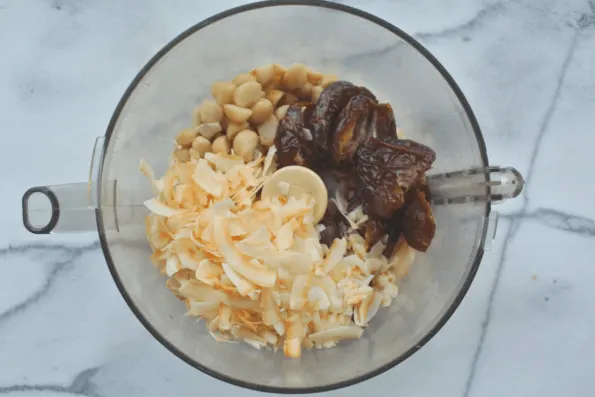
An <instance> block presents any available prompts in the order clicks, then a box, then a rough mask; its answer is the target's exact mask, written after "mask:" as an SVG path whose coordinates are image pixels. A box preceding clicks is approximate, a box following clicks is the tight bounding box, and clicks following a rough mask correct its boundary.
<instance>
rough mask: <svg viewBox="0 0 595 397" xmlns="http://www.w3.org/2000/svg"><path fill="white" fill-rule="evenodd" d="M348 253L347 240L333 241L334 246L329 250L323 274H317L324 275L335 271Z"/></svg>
mask: <svg viewBox="0 0 595 397" xmlns="http://www.w3.org/2000/svg"><path fill="white" fill-rule="evenodd" d="M346 251H347V240H345V239H344V238H341V239H335V241H333V244H332V245H331V248H330V249H329V252H328V254H327V256H326V258H325V259H324V263H323V265H322V268H321V272H317V274H319V275H324V274H327V273H328V272H330V271H331V270H333V267H335V266H336V265H337V264H338V263H339V262H340V261H341V259H343V257H344V256H345V252H346Z"/></svg>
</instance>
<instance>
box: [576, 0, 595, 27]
mask: <svg viewBox="0 0 595 397" xmlns="http://www.w3.org/2000/svg"><path fill="white" fill-rule="evenodd" d="M589 8H590V9H591V12H590V13H584V14H582V15H581V17H580V18H579V19H578V21H577V24H578V26H579V28H580V29H586V28H589V27H591V26H595V0H589Z"/></svg>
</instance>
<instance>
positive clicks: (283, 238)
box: [275, 222, 295, 251]
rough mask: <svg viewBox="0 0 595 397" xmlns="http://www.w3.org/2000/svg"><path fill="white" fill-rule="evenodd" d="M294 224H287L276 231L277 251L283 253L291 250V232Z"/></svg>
mask: <svg viewBox="0 0 595 397" xmlns="http://www.w3.org/2000/svg"><path fill="white" fill-rule="evenodd" d="M294 229H295V224H294V223H293V222H288V223H286V224H284V225H283V226H281V229H279V230H278V231H277V237H275V245H276V246H277V249H279V251H285V250H288V249H290V248H291V246H292V245H293V231H294Z"/></svg>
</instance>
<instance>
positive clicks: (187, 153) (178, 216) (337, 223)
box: [141, 64, 435, 357]
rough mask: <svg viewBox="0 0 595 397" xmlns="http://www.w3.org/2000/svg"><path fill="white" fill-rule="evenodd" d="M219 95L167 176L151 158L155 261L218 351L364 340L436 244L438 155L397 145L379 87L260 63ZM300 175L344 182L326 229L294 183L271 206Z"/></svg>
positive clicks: (179, 145)
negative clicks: (289, 175)
mask: <svg viewBox="0 0 595 397" xmlns="http://www.w3.org/2000/svg"><path fill="white" fill-rule="evenodd" d="M211 93H212V95H213V97H214V100H207V101H204V102H203V103H202V104H201V105H200V106H198V108H197V109H196V110H195V111H194V113H193V127H192V128H188V129H185V130H183V131H181V132H180V133H179V135H178V136H177V138H176V149H175V150H174V152H173V154H172V157H171V162H170V167H169V169H168V170H167V171H166V173H165V175H163V177H161V178H159V179H156V178H155V176H154V174H153V171H152V169H151V168H150V167H149V165H148V164H147V163H146V162H145V161H144V160H141V171H142V172H143V173H144V174H145V175H146V176H147V177H148V178H149V179H150V181H151V184H152V186H153V190H154V193H155V197H154V198H152V199H150V200H147V201H146V202H145V205H146V206H147V208H148V209H149V210H150V211H151V214H150V215H149V216H147V219H146V233H147V238H148V240H149V244H150V245H151V248H152V250H153V254H152V255H151V260H152V262H153V263H154V264H155V265H156V266H157V268H158V269H159V270H160V271H161V272H162V273H164V274H166V275H167V276H168V277H169V279H168V280H167V281H166V285H167V287H168V288H169V289H170V290H171V291H172V292H173V293H174V294H175V295H176V296H177V297H178V298H179V299H180V300H182V301H184V302H185V304H186V307H187V310H188V315H191V316H197V317H200V318H202V319H204V320H206V325H207V329H208V331H209V332H210V334H211V335H212V336H213V338H215V340H217V341H219V342H236V341H244V342H246V343H248V344H250V345H252V346H254V347H255V348H258V349H260V348H272V349H274V350H277V349H279V348H282V349H283V352H284V353H285V355H286V356H288V357H300V355H301V353H302V349H304V348H306V349H309V348H324V347H333V346H335V345H336V344H337V343H338V342H339V341H340V340H344V339H358V338H360V337H361V336H362V334H363V332H364V328H365V327H367V326H368V324H369V323H370V321H371V320H372V318H373V317H374V316H375V315H376V313H377V312H378V311H379V309H380V307H383V306H384V307H385V306H388V305H390V303H391V301H392V299H394V298H395V297H396V296H397V294H398V287H397V285H396V282H397V281H398V280H399V279H400V278H401V277H403V276H404V275H405V274H406V273H407V271H408V269H409V266H410V265H411V263H412V262H413V259H414V257H415V250H418V251H425V250H426V249H427V248H428V246H429V244H430V242H431V240H432V238H433V236H434V230H435V222H434V218H433V216H432V212H431V209H430V205H429V203H428V198H429V197H428V196H429V193H430V192H429V191H428V188H427V185H426V183H425V171H427V170H428V169H429V168H430V166H431V164H432V162H433V161H434V159H435V154H434V152H433V151H432V150H431V149H430V148H428V147H426V146H423V145H421V144H419V143H416V142H413V141H410V140H404V139H399V138H397V135H396V128H397V127H396V123H395V120H394V115H393V112H392V109H391V108H390V106H389V105H388V104H379V103H378V101H377V100H376V98H375V96H374V95H373V94H372V93H371V92H370V91H369V90H367V89H366V88H364V87H357V86H355V85H353V84H351V83H349V82H345V81H339V80H338V78H337V77H336V76H334V75H324V74H322V73H319V72H316V71H313V70H312V69H310V68H308V67H306V66H305V65H302V64H295V65H293V66H291V67H290V68H288V69H285V68H284V67H282V66H279V65H276V64H275V65H268V66H264V67H259V68H256V69H254V70H252V71H251V72H250V73H246V74H240V75H238V76H236V77H235V78H234V79H233V80H232V81H228V82H217V83H215V84H213V86H212V90H211ZM290 165H291V166H294V165H299V166H304V167H308V168H309V169H311V170H313V171H314V172H316V173H318V174H320V175H323V178H324V180H325V182H327V181H328V185H334V186H335V189H334V192H333V194H332V196H333V197H330V200H329V203H328V208H327V209H326V212H325V213H324V217H323V218H322V220H321V221H320V222H319V223H317V222H316V221H317V216H316V214H315V207H316V203H315V200H314V198H313V197H312V196H309V195H307V194H302V195H300V196H299V197H298V196H295V195H291V194H289V192H290V188H291V185H290V184H291V181H288V182H279V186H276V189H275V190H274V191H275V192H278V194H275V195H268V196H266V197H265V196H261V189H262V187H263V185H264V184H265V183H266V182H267V181H269V180H271V176H272V175H273V174H274V173H275V171H276V170H277V169H278V168H283V167H285V166H290ZM329 190H330V189H329ZM329 195H330V194H329Z"/></svg>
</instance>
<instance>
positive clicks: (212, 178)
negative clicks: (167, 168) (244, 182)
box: [192, 159, 226, 197]
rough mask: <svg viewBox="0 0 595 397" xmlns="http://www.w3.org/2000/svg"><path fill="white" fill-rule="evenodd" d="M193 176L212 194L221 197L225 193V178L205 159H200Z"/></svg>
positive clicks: (198, 183) (199, 184)
mask: <svg viewBox="0 0 595 397" xmlns="http://www.w3.org/2000/svg"><path fill="white" fill-rule="evenodd" d="M192 178H193V179H194V182H196V184H197V185H198V186H200V187H201V189H203V190H204V191H205V192H207V193H209V194H210V195H212V196H214V197H221V196H222V195H223V190H224V188H225V185H226V181H225V178H224V177H223V176H222V175H221V174H217V173H216V172H215V171H213V169H212V168H211V167H209V163H208V162H207V161H206V160H205V159H198V162H197V163H196V168H195V169H194V173H193V174H192Z"/></svg>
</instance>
